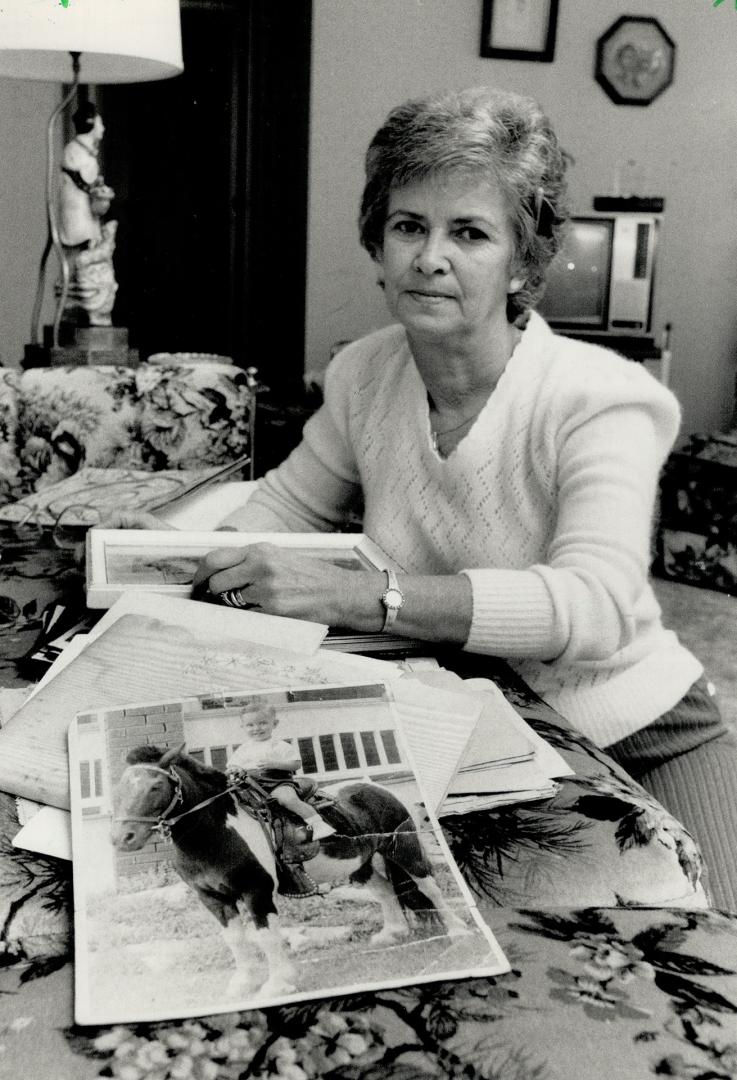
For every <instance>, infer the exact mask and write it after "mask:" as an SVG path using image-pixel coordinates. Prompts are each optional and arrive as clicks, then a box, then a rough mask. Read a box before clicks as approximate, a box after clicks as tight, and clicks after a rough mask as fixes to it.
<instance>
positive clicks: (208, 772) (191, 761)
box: [125, 746, 228, 795]
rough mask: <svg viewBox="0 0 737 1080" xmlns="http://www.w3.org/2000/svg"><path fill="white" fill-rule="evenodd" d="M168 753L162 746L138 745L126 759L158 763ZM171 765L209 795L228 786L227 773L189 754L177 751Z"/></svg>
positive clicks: (134, 763) (131, 763) (128, 761)
mask: <svg viewBox="0 0 737 1080" xmlns="http://www.w3.org/2000/svg"><path fill="white" fill-rule="evenodd" d="M166 753H167V750H166V749H162V747H160V746H136V747H134V749H133V750H130V751H129V752H128V754H127V755H126V758H125V760H126V761H127V763H128V764H129V765H141V764H146V765H158V764H159V762H160V761H161V759H162V757H163V756H164V755H165V754H166ZM168 763H169V764H170V765H176V766H177V768H178V769H180V770H181V772H182V773H184V774H185V775H188V776H189V777H190V779H191V780H192V781H193V782H194V783H195V784H197V786H198V787H200V788H204V789H205V790H206V793H207V795H214V794H216V793H217V792H218V791H224V790H225V788H226V787H227V786H228V781H227V778H226V776H225V773H222V772H220V770H219V769H213V768H212V767H211V766H210V765H204V764H203V763H202V762H199V761H197V760H196V759H195V758H193V757H190V755H189V754H184V753H177V754H174V755H173V756H172V757H170V758H169V762H168Z"/></svg>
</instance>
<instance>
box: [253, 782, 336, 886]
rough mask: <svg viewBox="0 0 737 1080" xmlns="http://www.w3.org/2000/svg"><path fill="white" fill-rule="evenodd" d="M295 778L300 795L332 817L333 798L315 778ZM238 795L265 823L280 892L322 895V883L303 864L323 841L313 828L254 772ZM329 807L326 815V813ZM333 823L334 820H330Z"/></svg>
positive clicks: (317, 850)
mask: <svg viewBox="0 0 737 1080" xmlns="http://www.w3.org/2000/svg"><path fill="white" fill-rule="evenodd" d="M295 780H296V781H297V783H298V785H299V797H300V799H302V801H303V802H308V803H311V804H312V805H313V806H314V807H315V809H316V810H317V811H318V813H319V814H320V815H321V816H325V820H326V821H329V818H330V811H331V809H332V808H333V807H334V806H335V803H334V800H333V799H331V798H330V796H329V795H326V794H325V793H324V792H322V791H320V789H319V788H318V786H317V783H316V781H314V780H309V779H308V778H307V777H304V776H299V777H295ZM236 797H237V799H238V802H239V803H240V804H241V806H243V808H244V809H245V810H246V812H247V813H249V814H250V815H251V816H252V817H255V818H257V819H258V820H259V821H260V822H261V823H262V825H264V826H265V827H266V831H267V835H268V837H269V840H270V842H271V847H272V850H273V853H274V859H275V862H276V874H277V889H278V891H279V893H281V895H282V896H290V897H305V896H318V895H320V894H321V889H320V887H319V885H318V884H317V883H316V882H315V881H314V880H313V879H312V877H311V876H310V874H309V873H308V872H307V871H306V870H305V868H304V864H305V863H306V862H309V860H310V859H314V858H315V856H316V855H317V854H318V853H319V851H320V842H319V841H318V840H313V839H312V837H311V835H310V829H309V827H308V826H307V825H305V823H304V821H303V820H302V818H301V817H298V816H297V815H296V814H293V813H292V812H291V810H287V809H286V807H284V806H282V805H281V804H280V803H278V802H277V800H276V799H274V798H272V797H271V795H270V794H269V793H268V792H267V791H265V790H264V789H263V788H262V787H261V785H260V784H259V783H258V781H257V780H254V778H253V777H252V776H248V777H245V778H244V780H243V782H242V784H241V785H240V786H239V787H238V789H237V790H236ZM326 810H327V816H326V815H325V814H324V811H326ZM330 824H334V823H333V822H332V821H330ZM334 827H335V826H334Z"/></svg>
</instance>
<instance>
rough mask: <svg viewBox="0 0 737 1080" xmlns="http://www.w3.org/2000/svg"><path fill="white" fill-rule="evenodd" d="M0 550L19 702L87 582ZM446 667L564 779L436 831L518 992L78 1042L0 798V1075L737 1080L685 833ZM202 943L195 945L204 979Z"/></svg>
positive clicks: (449, 995) (9, 665)
mask: <svg viewBox="0 0 737 1080" xmlns="http://www.w3.org/2000/svg"><path fill="white" fill-rule="evenodd" d="M0 543H2V550H3V560H2V561H1V562H0V598H1V599H2V602H3V603H2V604H0V616H1V615H2V613H3V612H5V614H6V618H5V621H4V624H2V623H0V685H4V686H6V687H7V686H12V685H15V686H19V685H21V684H22V682H23V677H22V672H23V671H24V670H25V669H24V668H23V666H22V664H21V665H20V666H19V663H18V661H20V660H22V657H23V656H25V655H27V653H28V650H29V649H30V647H31V645H32V643H33V641H34V640H35V638H36V635H37V634H38V631H39V629H40V628H41V625H42V621H43V620H42V618H41V613H42V609H43V608H44V607H46V606H47V605H49V604H55V603H62V604H70V605H71V604H72V603H73V598H74V597H75V596H76V597H79V595H80V589H81V575H80V571H79V567H78V566H77V565H76V564H75V561H74V558H73V556H72V554H71V553H70V552H68V551H63V550H57V549H55V548H54V544H53V540H52V538H50V537H49V536H48V535H47V534H46V533H44V534H42V535H41V536H40V537H39V535H38V533H36V534H35V535H34V536H33V537H30V536H28V535H26V534H25V533H24V532H23V530H22V529H18V530H15V531H14V530H13V528H12V527H11V526H9V525H6V526H1V525H0ZM3 604H4V606H3ZM455 656H456V660H457V661H458V664H457V667H458V670H459V673H460V674H462V675H464V676H466V677H474V678H476V677H478V676H479V675H480V674H481V675H483V676H484V677H485V678H489V677H492V678H493V679H494V681H495V682H496V683H497V684H498V685H500V686H501V688H502V689H503V691H504V693H505V694H506V696H507V697H508V699H509V700H510V701H511V702H512V703H513V705H514V706H515V707H516V708H517V709H518V710H519V712H520V713H521V714H522V715H523V716H524V717H525V718H526V719H527V721H528V723H530V724H531V725H532V726H533V727H534V728H535V729H536V730H537V731H539V732H540V733H541V734H542V735H543V736H544V737H545V738H547V739H548V740H550V741H551V742H553V743H554V745H555V746H556V748H557V749H558V750H559V751H560V753H561V754H562V755H563V756H564V757H565V758H566V760H567V761H568V762H569V764H571V765H572V767H573V768H574V770H575V772H574V775H573V776H571V777H568V778H566V779H564V780H562V782H561V787H560V790H559V792H558V794H557V795H556V796H555V797H554V798H553V799H550V800H546V801H544V802H540V803H537V804H521V805H519V806H516V807H514V806H513V807H505V808H502V809H499V810H496V811H493V812H484V813H478V814H473V815H468V816H466V817H463V818H451V819H448V820H446V821H445V822H444V828H445V833H446V837H447V840H448V843H449V845H450V847H451V850H452V851H453V854H454V855H455V858H456V860H457V861H458V863H459V865H460V867H461V870H462V872H463V874H464V876H465V879H466V881H467V883H468V885H469V888H470V889H471V891H472V893H473V895H474V897H475V898H476V900H477V902H478V904H479V907H480V910H481V912H482V914H483V915H484V917H485V918H486V919H487V920H488V922H489V923H490V925H491V927H492V929H493V930H494V932H495V934H496V935H497V938H498V940H499V943H500V944H501V946H502V948H503V949H504V951H505V953H506V955H507V957H508V959H509V961H510V963H511V965H512V969H513V970H512V971H511V972H510V973H509V974H506V975H503V976H500V977H498V978H496V979H472V980H461V981H458V982H449V983H440V984H423V985H421V986H409V987H404V988H398V989H394V990H388V991H382V992H378V993H376V994H364V995H353V996H346V997H342V998H333V999H328V1000H325V1001H313V1002H308V1003H305V1004H302V1005H298V1006H296V1007H295V1006H291V1007H289V1008H283V1009H272V1010H268V1011H263V1012H248V1013H230V1014H224V1015H221V1016H217V1017H206V1018H203V1019H199V1020H194V1021H192V1020H190V1021H185V1022H163V1023H158V1024H132V1025H125V1026H115V1027H102V1028H90V1027H84V1028H82V1027H78V1026H75V1024H74V1023H73V1010H72V1000H73V998H72V970H71V963H70V960H71V956H72V940H71V926H72V922H71V911H72V898H71V867H70V865H69V863H66V862H62V861H57V860H54V859H50V858H45V857H43V856H40V855H35V854H32V853H30V852H27V851H23V850H22V849H19V848H14V847H13V846H12V843H11V839H12V836H13V835H14V833H15V831H17V827H18V826H17V816H16V807H15V801H14V800H13V799H12V798H11V797H10V796H8V795H0V927H1V933H0V1072H1V1071H2V1069H3V1068H7V1069H8V1073H7V1075H9V1076H18V1077H20V1076H38V1077H46V1076H48V1077H54V1080H86V1078H88V1077H115V1078H120V1080H175V1078H188V1077H192V1078H195V1080H236V1078H240V1077H246V1076H253V1077H265V1078H268V1077H275V1078H276V1077H284V1078H289V1080H306V1078H313V1077H327V1078H332V1080H383V1078H385V1077H396V1078H397V1080H425V1078H430V1077H438V1078H445V1077H464V1078H467V1080H477V1078H478V1080H591V1078H592V1077H596V1078H597V1080H646V1078H647V1077H650V1076H653V1077H656V1076H671V1077H676V1078H678V1080H696V1078H701V1080H705V1078H706V1077H709V1078H710V1080H730V1078H733V1077H734V1076H736V1075H737V1071H736V1070H737V916H733V915H727V914H720V913H718V912H715V911H708V910H703V909H704V906H705V904H706V896H705V894H704V891H703V888H702V886H701V884H700V871H701V860H700V856H699V853H698V850H697V849H696V847H695V845H694V843H693V841H692V839H691V837H690V836H689V834H688V833H687V832H686V830H685V829H684V828H683V827H682V826H681V825H680V824H679V823H678V822H677V821H675V820H674V819H673V818H672V817H671V815H670V814H668V813H667V812H666V811H665V810H664V809H663V808H662V807H661V806H660V805H659V804H658V803H656V802H655V800H654V799H652V798H651V797H650V796H648V795H647V794H646V793H645V792H644V791H643V789H642V788H641V787H639V785H637V784H635V783H634V782H633V781H632V780H631V779H630V778H629V777H628V776H627V774H626V773H624V772H623V771H622V770H621V769H620V768H619V767H618V766H616V765H615V764H614V763H613V762H612V761H611V759H609V758H608V756H607V755H606V754H605V753H603V752H602V751H600V750H597V749H596V748H595V747H593V746H592V745H591V744H590V743H589V742H588V741H587V740H586V739H584V738H582V737H581V736H580V735H578V734H577V733H576V732H574V731H572V730H571V729H570V728H569V727H568V725H567V724H566V723H565V721H563V720H562V719H561V718H560V717H559V716H558V715H557V714H556V713H554V712H553V711H552V710H551V709H550V708H549V707H548V706H547V705H546V704H545V703H544V702H542V701H540V700H539V699H538V698H536V697H535V695H533V694H532V693H531V692H530V691H529V689H528V688H527V687H526V686H525V685H524V684H523V683H522V682H521V681H520V680H519V679H518V678H517V677H516V676H514V674H513V673H512V672H511V671H510V670H509V669H508V668H507V667H506V665H504V664H501V663H498V664H491V665H490V663H489V660H488V658H476V657H470V656H468V655H465V654H464V655H463V656H458V655H457V654H455ZM440 659H441V662H442V663H443V664H444V665H445V666H446V667H448V666H450V657H449V656H445V655H443V656H441V657H440ZM464 665H465V666H464ZM478 665H481V667H480V668H479V666H478ZM290 902H292V903H299V902H300V901H290ZM217 933H218V932H217V928H216V927H214V928H213V934H214V936H215V937H214V938H213V940H214V939H215V938H216V937H217ZM157 940H158V939H157ZM209 941H210V939H203V940H197V941H195V942H193V943H192V948H193V949H195V950H199V951H198V952H197V956H198V961H197V962H198V963H201V964H202V965H205V966H206V965H207V963H208V956H209V955H210V949H211V946H210V945H209V944H208V943H209ZM172 977H176V974H175V973H173V975H172Z"/></svg>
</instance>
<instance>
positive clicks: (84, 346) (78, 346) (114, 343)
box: [23, 323, 138, 368]
mask: <svg viewBox="0 0 737 1080" xmlns="http://www.w3.org/2000/svg"><path fill="white" fill-rule="evenodd" d="M95 364H108V365H111V364H112V365H114V366H120V367H137V365H138V350H137V349H131V348H130V347H129V345H128V328H127V327H126V326H72V325H71V324H70V323H62V324H61V326H60V328H59V344H58V345H56V346H55V345H54V344H53V334H52V327H50V326H45V327H44V343H43V345H26V347H25V352H24V358H23V367H24V368H32V367H61V366H72V367H76V366H84V365H95Z"/></svg>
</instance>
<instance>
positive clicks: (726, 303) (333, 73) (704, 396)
mask: <svg viewBox="0 0 737 1080" xmlns="http://www.w3.org/2000/svg"><path fill="white" fill-rule="evenodd" d="M314 12H315V16H314V18H315V22H314V41H313V49H314V51H313V97H312V130H311V148H310V211H309V214H310V216H309V257H308V289H307V341H306V345H307V351H306V366H307V369H308V371H309V370H311V369H312V370H314V369H320V368H321V367H323V366H324V364H325V362H326V359H327V356H328V352H329V347H330V344H331V343H332V342H334V341H337V340H340V339H343V338H353V337H356V336H358V335H360V334H363V333H366V332H367V331H369V330H371V329H373V328H375V327H377V326H380V325H383V324H384V323H385V322H386V321H387V316H386V312H385V310H384V307H383V304H382V300H381V295H380V294H379V292H378V290H377V288H376V286H375V284H374V278H375V275H374V273H373V268H372V266H371V263H370V261H369V259H368V256H367V255H366V254H365V252H363V250H362V249H361V248H360V247H359V245H358V241H357V238H356V226H355V219H356V213H357V207H358V200H359V197H360V191H361V180H362V157H363V153H364V150H365V148H366V145H367V143H368V141H369V139H370V137H371V135H372V134H373V132H374V130H375V129H376V127H377V126H378V124H379V123H380V122H381V121H382V119H383V117H384V116H385V114H386V112H387V111H388V110H389V108H391V107H392V106H393V105H395V104H398V103H399V102H400V101H402V100H404V99H405V98H407V97H410V96H414V95H418V94H422V93H424V92H426V91H432V90H436V89H439V88H444V87H449V88H450V87H461V86H471V85H475V84H478V83H493V84H497V85H501V86H505V87H508V88H509V89H513V90H517V91H521V92H527V93H530V94H532V95H533V96H534V97H536V98H537V99H538V100H539V101H540V102H541V103H542V104H543V106H544V107H545V109H546V110H547V112H548V113H549V115H550V116H551V118H552V120H553V122H554V124H555V126H556V129H557V131H558V133H559V135H560V137H561V140H562V142H563V145H564V146H565V147H566V149H567V150H569V151H570V153H572V154H573V156H574V157H575V159H576V163H577V164H576V166H575V167H574V168H573V170H572V172H571V191H572V195H573V200H574V204H575V207H576V209H577V210H579V211H585V210H587V209H590V207H591V198H592V196H593V195H595V194H607V193H609V192H610V191H611V190H612V184H613V179H614V173H615V169H616V167H617V165H618V164H619V163H621V162H622V161H626V160H627V159H628V158H634V159H636V160H638V161H640V162H642V163H643V164H645V165H646V171H647V175H648V178H649V181H650V183H649V185H648V186H649V187H650V189H651V192H650V193H654V194H660V195H664V196H665V199H666V213H665V218H664V228H663V232H662V236H661V248H660V258H659V267H658V281H657V286H656V312H655V317H656V326H658V327H660V326H662V325H663V323H665V322H666V321H670V322H672V324H673V336H672V346H673V349H674V360H673V372H672V386H673V389H674V391H675V392H676V394H677V395H678V397H679V399H680V401H681V403H682V405H683V409H684V424H683V429H684V431H686V432H690V431H696V430H716V429H719V428H723V427H726V426H728V425H729V423H730V421H731V419H732V410H733V403H734V383H735V353H736V351H737V350H736V346H737V289H736V288H735V285H736V283H737V177H736V175H735V146H736V142H735V135H736V134H737V102H736V100H735V96H734V70H735V58H736V57H737V12H735V10H734V5H732V4H724V5H722V6H720V7H719V8H716V9H714V8H712V2H711V0H628V3H627V4H625V5H622V3H621V0H561V2H560V17H559V22H558V43H557V49H556V56H555V61H554V63H552V64H535V63H526V62H522V63H521V62H518V61H502V60H489V59H483V58H481V57H480V56H479V39H480V26H481V0H314ZM623 12H626V14H628V15H653V16H656V17H657V18H659V19H660V20H661V22H662V24H663V26H664V27H665V29H666V30H667V31H668V33H669V34H670V36H671V37H672V38H673V39H674V41H675V42H676V45H677V55H676V69H675V81H674V83H673V85H672V86H671V87H670V88H669V89H667V90H666V91H665V93H664V94H662V95H661V96H660V97H659V98H658V99H656V101H655V102H653V103H652V104H651V105H649V106H647V107H633V106H622V105H619V106H618V105H615V104H614V103H613V102H611V101H610V100H609V98H608V97H607V96H606V95H605V94H604V92H603V91H602V90H601V89H600V87H599V86H598V84H597V83H596V82H595V81H594V78H593V66H594V55H595V42H596V39H597V37H599V35H600V34H601V33H603V32H604V31H605V30H606V29H607V27H609V26H610V25H611V23H612V22H614V20H615V19H616V18H617V17H618V16H619V15H621V14H622V13H623Z"/></svg>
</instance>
